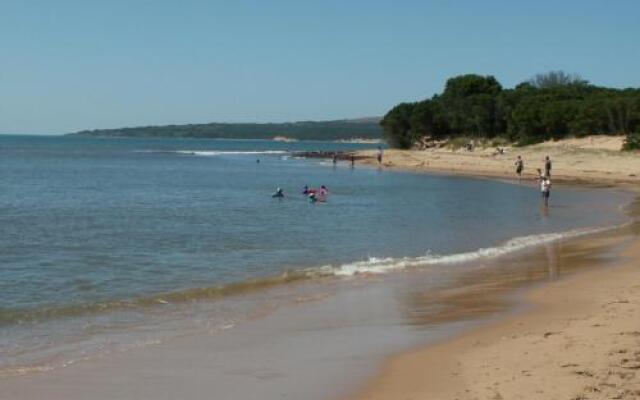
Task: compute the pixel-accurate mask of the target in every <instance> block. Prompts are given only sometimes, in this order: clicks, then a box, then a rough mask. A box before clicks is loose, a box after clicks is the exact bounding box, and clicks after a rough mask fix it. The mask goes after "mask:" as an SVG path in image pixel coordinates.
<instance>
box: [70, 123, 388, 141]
mask: <svg viewBox="0 0 640 400" xmlns="http://www.w3.org/2000/svg"><path fill="white" fill-rule="evenodd" d="M382 132H383V131H382V127H381V126H380V118H379V117H369V118H359V119H343V120H332V121H298V122H285V123H217V122H213V123H208V124H185V125H163V126H140V127H125V128H117V129H94V130H84V131H79V132H74V133H70V134H69V135H75V136H91V137H144V138H149V137H174V138H209V139H266V140H276V141H296V140H324V141H344V142H354V143H363V142H364V143H370V141H380V140H382Z"/></svg>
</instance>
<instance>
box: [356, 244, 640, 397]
mask: <svg viewBox="0 0 640 400" xmlns="http://www.w3.org/2000/svg"><path fill="white" fill-rule="evenodd" d="M638 260H640V240H638V239H637V238H636V239H634V242H633V243H632V244H630V245H629V246H628V247H627V248H626V249H625V251H624V252H623V254H622V255H621V259H620V261H618V263H617V264H616V265H614V266H613V267H610V268H609V267H607V268H599V269H595V270H591V271H587V272H585V273H581V274H577V275H574V276H571V277H569V278H566V279H561V280H558V281H555V282H552V283H549V284H545V285H542V286H539V287H537V288H535V289H533V290H532V291H531V292H529V294H528V295H527V297H528V300H529V301H530V302H531V303H532V304H533V307H532V309H531V310H530V311H528V312H526V313H524V314H521V315H518V316H514V317H510V318H509V319H507V320H505V321H502V322H499V323H497V324H494V325H491V326H487V327H483V328H479V329H477V330H475V331H471V332H469V333H467V334H464V335H463V336H461V337H458V338H456V339H454V340H452V341H447V342H445V343H442V344H439V345H435V346H432V347H425V348H423V349H419V350H417V351H411V352H408V353H405V354H402V355H399V356H397V357H394V358H392V359H391V360H390V361H389V362H388V363H387V365H386V367H385V368H384V370H383V372H382V373H381V375H380V376H379V377H378V379H376V380H375V381H374V382H372V384H371V385H370V386H369V387H368V388H366V390H364V391H363V392H362V393H361V394H359V395H358V396H355V398H357V399H360V400H387V399H389V400H391V399H433V400H436V399H447V400H451V399H460V400H464V399H549V400H551V399H637V398H640V262H639V261H638Z"/></svg>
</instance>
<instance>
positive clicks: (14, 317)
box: [0, 136, 624, 375]
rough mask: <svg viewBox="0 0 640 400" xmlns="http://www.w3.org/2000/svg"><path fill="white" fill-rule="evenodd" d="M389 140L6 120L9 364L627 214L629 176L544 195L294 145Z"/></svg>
mask: <svg viewBox="0 0 640 400" xmlns="http://www.w3.org/2000/svg"><path fill="white" fill-rule="evenodd" d="M371 147H375V146H374V145H361V144H338V143H321V142H295V143H280V142H271V141H257V140H256V141H247V140H245V141H233V140H205V139H202V140H196V139H96V138H80V137H35V136H34V137H27V136H0V356H1V357H0V375H17V374H22V373H27V372H30V371H34V370H35V371H43V370H48V369H51V368H55V367H57V366H64V365H68V364H70V363H73V362H75V361H77V360H80V359H84V358H90V357H92V356H93V355H95V354H99V353H100V352H109V351H118V350H122V349H126V348H130V347H132V346H139V345H145V344H148V343H156V342H158V341H161V340H163V339H164V338H166V337H171V336H176V335H181V334H184V333H185V332H187V331H189V330H194V331H195V330H198V329H206V330H208V331H215V330H216V329H220V330H224V329H228V328H230V327H232V326H234V325H235V324H237V323H239V322H241V321H242V320H243V319H246V318H250V317H255V316H256V315H260V313H261V312H264V309H265V307H270V306H273V305H274V304H276V303H278V301H277V299H276V298H274V297H273V295H271V294H270V293H271V292H270V291H269V289H271V288H274V287H283V286H286V285H288V284H292V283H293V282H299V281H305V282H309V281H311V282H313V281H314V280H317V281H318V282H325V281H327V280H339V279H358V277H359V276H360V274H363V273H379V274H381V276H383V274H384V273H391V272H393V271H395V270H402V269H412V268H415V269H421V268H431V269H433V271H434V272H435V273H436V274H437V273H438V271H446V270H447V269H449V268H455V267H456V266H457V265H459V264H460V263H462V262H464V261H468V260H473V259H478V258H490V257H495V256H499V255H502V254H506V253H510V252H516V251H520V250H522V249H524V248H527V247H529V246H533V245H536V244H541V243H545V242H549V241H554V240H559V239H562V238H563V237H567V236H572V235H579V234H583V233H587V232H592V231H594V230H598V229H602V228H603V227H607V226H612V225H615V224H620V223H622V222H623V221H624V215H623V214H622V213H619V212H617V211H616V210H617V208H618V206H619V205H620V204H622V203H623V202H624V196H622V195H621V194H619V193H617V192H614V191H612V190H585V189H578V188H571V187H561V186H560V187H556V188H554V191H553V193H552V197H551V204H552V207H551V208H550V209H549V210H548V211H544V210H542V209H541V207H540V196H539V192H538V189H537V187H536V186H535V184H533V183H531V184H529V183H524V184H521V185H517V184H512V183H507V182H499V181H492V180H480V179H467V178H460V177H447V176H431V175H425V174H415V173H401V172H391V171H387V170H380V169H376V168H365V167H360V166H358V165H356V167H355V168H351V167H350V166H349V165H348V164H347V163H342V162H341V163H339V164H338V165H337V166H333V165H332V163H331V162H327V161H324V160H318V159H302V158H296V157H294V156H293V154H292V152H295V151H304V150H325V151H327V150H356V149H363V148H371ZM258 161H259V162H258ZM304 185H309V186H312V187H319V186H320V185H326V186H327V187H328V188H329V192H330V194H329V196H328V199H327V201H326V202H322V203H310V202H309V201H308V200H307V199H306V198H305V197H304V196H303V195H302V194H301V190H302V187H303V186H304ZM277 187H281V188H282V189H283V190H284V193H285V197H284V198H283V199H274V198H272V197H271V194H272V193H273V192H274V190H275V189H276V188H277ZM319 284H320V283H319ZM270 296H271V297H270Z"/></svg>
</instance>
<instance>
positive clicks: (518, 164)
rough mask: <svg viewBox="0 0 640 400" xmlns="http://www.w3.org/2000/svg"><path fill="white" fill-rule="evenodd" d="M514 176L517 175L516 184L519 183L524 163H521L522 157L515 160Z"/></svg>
mask: <svg viewBox="0 0 640 400" xmlns="http://www.w3.org/2000/svg"><path fill="white" fill-rule="evenodd" d="M515 165H516V174H518V182H520V179H521V178H522V170H523V169H524V161H522V157H521V156H518V159H517V160H516V164H515Z"/></svg>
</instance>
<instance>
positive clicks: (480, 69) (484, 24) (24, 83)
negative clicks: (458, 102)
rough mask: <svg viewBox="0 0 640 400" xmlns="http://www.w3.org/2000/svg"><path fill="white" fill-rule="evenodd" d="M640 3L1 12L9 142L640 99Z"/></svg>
mask: <svg viewBox="0 0 640 400" xmlns="http://www.w3.org/2000/svg"><path fill="white" fill-rule="evenodd" d="M639 21H640V1H636V0H633V1H626V0H617V1H590V0H584V1H564V2H563V1H546V0H545V1H540V0H538V1H526V2H525V1H521V2H520V1H497V0H493V1H489V0H486V1H455V2H453V1H393V2H392V1H387V2H380V1H344V0H343V1H333V0H329V1H304V0H298V1H271V2H269V1H233V2H217V1H191V0H182V1H162V0H154V1H136V0H131V1H119V0H109V1H91V0H85V1H65V0H58V1H47V0H42V1H29V0H23V1H19V0H3V1H2V2H1V3H0V133H66V132H71V131H77V130H81V129H94V128H115V127H122V126H138V125H162V124H170V123H176V124H178V123H201V122H212V121H223V122H225V121H226V122H234V121H246V122H266V121H289V120H307V119H318V120H325V119H339V118H355V117H363V116H374V115H383V114H384V113H385V112H386V111H387V110H388V109H389V108H390V107H391V106H393V105H394V104H396V103H398V102H401V101H409V100H418V99H422V98H425V97H430V96H431V95H433V94H434V93H436V92H439V91H441V90H442V87H443V85H444V82H445V80H446V79H447V78H448V77H451V76H454V75H457V74H463V73H479V74H491V75H494V76H495V77H496V78H497V79H498V80H499V81H500V82H501V83H502V84H503V85H504V86H506V87H512V86H514V85H515V84H517V83H519V82H521V81H523V80H526V79H528V78H529V77H531V76H533V75H534V74H536V73H539V72H545V71H549V70H558V69H561V70H564V71H566V72H570V73H579V74H581V75H582V76H583V77H584V78H586V79H588V80H590V81H591V82H592V83H595V84H598V85H603V86H613V87H638V86H640V41H639V38H640V23H639Z"/></svg>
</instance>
